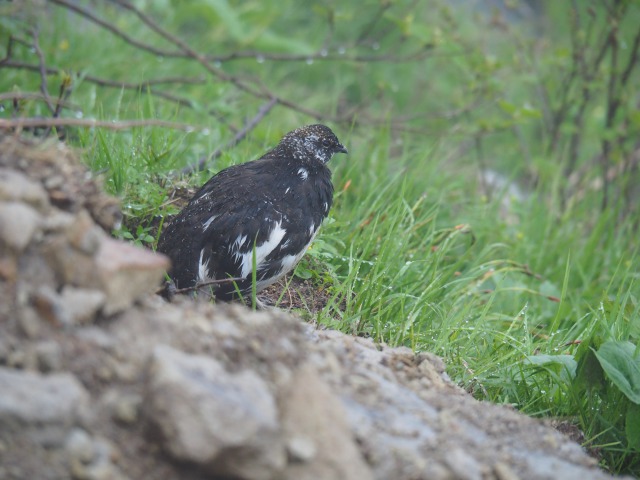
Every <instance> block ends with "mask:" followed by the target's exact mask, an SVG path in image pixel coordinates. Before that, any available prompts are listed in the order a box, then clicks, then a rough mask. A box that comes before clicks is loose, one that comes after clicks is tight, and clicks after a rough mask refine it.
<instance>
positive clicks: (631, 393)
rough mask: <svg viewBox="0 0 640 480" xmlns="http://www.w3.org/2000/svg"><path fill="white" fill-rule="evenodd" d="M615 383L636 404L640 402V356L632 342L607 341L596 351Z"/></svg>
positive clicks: (606, 371)
mask: <svg viewBox="0 0 640 480" xmlns="http://www.w3.org/2000/svg"><path fill="white" fill-rule="evenodd" d="M595 354H596V357H597V359H598V361H599V362H600V365H601V366H602V368H603V369H604V371H605V373H606V374H607V376H608V377H609V379H610V380H611V381H612V382H613V384H614V385H615V386H616V387H618V388H619V389H620V391H621V392H622V393H624V394H625V396H626V397H627V398H628V399H629V400H631V401H632V402H633V403H635V404H640V356H638V355H637V348H636V346H635V345H634V344H633V343H631V342H606V343H603V344H602V346H601V347H600V348H599V349H598V351H596V352H595Z"/></svg>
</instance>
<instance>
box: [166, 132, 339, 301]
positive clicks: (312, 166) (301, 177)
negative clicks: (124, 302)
mask: <svg viewBox="0 0 640 480" xmlns="http://www.w3.org/2000/svg"><path fill="white" fill-rule="evenodd" d="M336 153H345V154H346V153H348V151H347V149H346V148H345V146H344V145H343V144H341V143H340V141H339V140H338V138H337V137H336V135H335V134H334V133H333V131H332V130H331V129H330V128H329V127H327V126H325V125H321V124H315V125H306V126H303V127H300V128H297V129H295V130H293V131H291V132H289V133H287V134H286V135H285V136H284V137H282V139H281V140H280V142H279V143H278V144H277V145H276V146H275V147H274V148H273V149H271V150H269V151H268V152H267V153H265V154H264V155H262V156H261V157H260V158H258V159H257V160H253V161H249V162H246V163H241V164H237V165H233V166H230V167H228V168H226V169H224V170H221V171H220V172H218V173H217V174H215V175H214V176H213V177H211V178H210V179H209V180H208V181H207V182H206V183H205V184H204V185H203V186H202V187H201V188H200V189H199V190H198V191H197V192H196V193H195V194H194V196H193V197H192V198H191V199H190V200H189V203H188V204H187V205H186V206H185V207H184V208H183V209H182V211H180V213H178V214H177V215H176V216H175V217H174V218H173V219H172V220H171V221H170V222H169V223H168V225H166V227H164V228H163V229H162V231H161V233H160V237H159V240H158V245H157V251H159V252H161V253H164V254H165V255H167V256H168V257H169V259H170V260H171V264H172V266H171V268H170V270H169V272H168V274H169V277H170V279H171V283H172V286H173V287H174V288H176V289H187V290H190V289H192V290H200V291H201V290H202V289H198V286H199V285H203V284H204V285H210V286H209V287H208V288H209V291H211V287H213V292H212V293H213V295H214V296H215V298H216V300H222V301H231V300H234V299H238V298H245V296H246V295H247V294H248V293H250V292H251V291H252V282H253V266H254V257H255V270H256V272H255V278H256V291H257V292H259V291H261V290H263V289H264V288H266V287H268V286H269V285H271V284H273V283H274V282H276V281H278V280H279V279H280V278H282V277H283V276H284V275H286V274H287V273H289V272H290V271H292V270H293V268H294V267H295V266H296V264H297V263H298V262H299V261H300V259H301V258H302V256H303V255H304V253H305V252H306V250H307V249H308V248H309V246H310V245H311V242H312V241H313V240H314V238H315V237H316V235H317V233H318V230H319V228H320V226H321V224H322V222H323V221H324V219H325V218H327V216H328V214H329V210H330V209H331V206H332V203H333V184H332V182H331V170H330V169H329V168H328V167H327V163H328V162H329V160H331V158H332V157H333V155H334V154H336ZM224 279H236V280H235V281H234V282H230V281H228V282H221V283H217V284H216V285H215V286H214V285H212V284H213V283H214V282H213V281H215V280H224Z"/></svg>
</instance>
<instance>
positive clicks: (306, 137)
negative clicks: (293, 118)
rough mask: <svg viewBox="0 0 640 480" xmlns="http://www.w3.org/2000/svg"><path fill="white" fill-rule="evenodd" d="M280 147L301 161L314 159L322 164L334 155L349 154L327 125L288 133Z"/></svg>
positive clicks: (302, 128) (297, 129)
mask: <svg viewBox="0 0 640 480" xmlns="http://www.w3.org/2000/svg"><path fill="white" fill-rule="evenodd" d="M280 145H281V146H284V147H285V148H286V149H287V150H289V151H290V152H291V153H292V155H293V156H294V157H295V158H297V159H299V160H306V159H309V158H314V159H316V160H318V161H320V162H322V163H327V162H328V161H329V160H331V157H333V154H334V153H348V152H347V149H346V148H345V146H344V145H342V144H341V143H340V141H339V140H338V137H336V135H335V133H333V132H332V131H331V129H330V128H329V127H327V126H325V125H319V124H317V125H306V126H304V127H300V128H296V129H295V130H293V131H292V132H289V133H287V134H286V135H285V136H284V137H283V138H282V140H281V141H280Z"/></svg>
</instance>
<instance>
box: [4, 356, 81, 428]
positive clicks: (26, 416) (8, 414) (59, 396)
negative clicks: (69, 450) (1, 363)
mask: <svg viewBox="0 0 640 480" xmlns="http://www.w3.org/2000/svg"><path fill="white" fill-rule="evenodd" d="M0 392H2V395H0V426H1V427H2V428H3V429H15V428H17V429H19V428H20V426H24V425H33V424H35V425H41V426H46V425H61V426H65V425H67V426H68V425H71V424H73V422H74V421H76V420H77V418H78V414H79V412H80V410H81V409H82V408H85V407H86V406H87V403H88V400H89V396H88V394H87V392H86V390H85V389H84V387H83V386H82V385H81V384H80V382H78V380H77V379H76V378H75V377H74V376H73V375H71V374H69V373H55V374H51V375H40V374H37V373H34V372H25V371H19V370H14V369H9V368H3V367H0Z"/></svg>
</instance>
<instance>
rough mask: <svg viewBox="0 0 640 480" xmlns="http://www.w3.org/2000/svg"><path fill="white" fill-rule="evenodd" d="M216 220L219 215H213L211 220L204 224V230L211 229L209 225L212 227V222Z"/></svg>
mask: <svg viewBox="0 0 640 480" xmlns="http://www.w3.org/2000/svg"><path fill="white" fill-rule="evenodd" d="M216 218H218V215H213V216H212V217H211V218H210V219H209V220H207V221H206V222H204V223H203V224H202V229H203V230H206V229H207V228H209V225H211V222H213V221H214V220H215V219H216Z"/></svg>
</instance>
